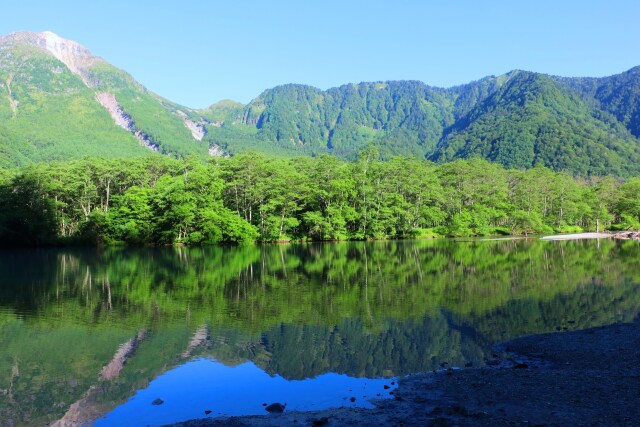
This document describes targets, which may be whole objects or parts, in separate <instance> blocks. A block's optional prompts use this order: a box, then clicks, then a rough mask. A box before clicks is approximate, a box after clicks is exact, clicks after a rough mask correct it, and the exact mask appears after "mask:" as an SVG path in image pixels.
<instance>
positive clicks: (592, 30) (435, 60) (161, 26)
mask: <svg viewBox="0 0 640 427" xmlns="http://www.w3.org/2000/svg"><path fill="white" fill-rule="evenodd" d="M6 3H9V4H4V5H3V7H2V12H1V13H0V34H8V33H11V32H14V31H18V30H31V31H45V30H50V31H53V32H55V33H57V34H59V35H60V36H62V37H65V38H69V39H72V40H76V41H78V42H80V43H82V44H83V45H85V46H86V47H88V48H89V49H90V50H91V51H92V52H93V53H94V54H96V55H99V56H102V57H103V58H105V59H106V60H107V61H109V62H111V63H112V64H114V65H116V66H118V67H120V68H123V69H125V70H126V71H128V72H130V73H131V74H132V75H133V76H134V77H135V78H136V79H137V80H139V81H140V82H141V83H143V84H144V85H145V86H147V87H148V88H149V89H151V90H153V91H154V92H156V93H158V94H160V95H162V96H164V97H166V98H169V99H171V100H173V101H175V102H178V103H181V104H184V105H186V106H189V107H194V108H199V107H205V106H207V105H210V104H212V103H214V102H216V101H219V100H221V99H235V100H238V101H241V102H245V103H246V102H248V101H250V100H251V99H252V98H254V97H256V96H258V95H259V94H260V92H262V91H263V90H264V89H267V88H270V87H273V86H276V85H279V84H284V83H304V84H309V85H313V86H316V87H319V88H321V89H327V88H329V87H333V86H339V85H341V84H344V83H351V82H355V83H357V82H362V81H379V80H403V79H412V80H421V81H423V82H425V83H427V84H430V85H433V86H441V87H449V86H453V85H457V84H462V83H467V82H469V81H472V80H477V79H479V78H482V77H484V76H487V75H498V74H502V73H505V72H507V71H510V70H512V69H524V70H529V71H538V72H544V73H548V74H555V75H562V76H594V77H597V76H605V75H611V74H616V73H619V72H622V71H625V70H627V69H629V68H631V67H634V66H636V65H640V49H638V44H639V43H640V24H639V23H640V18H639V17H640V1H639V0H609V1H606V2H605V1H600V0H599V1H593V0H582V1H578V0H575V1H574V0H554V1H549V0H536V1H517V0H516V1H514V0H510V1H506V0H505V1H497V0H496V1H472V0H447V1H445V0H442V1H438V2H436V1H429V0H367V1H364V0H322V1H319V0H318V1H316V0H261V1H254V0H242V1H233V0H226V1H217V0H209V1H207V0H181V1H164V0H156V1H144V0H137V1H134V0H91V1H81V0H55V1H51V0H48V1H44V0H20V1H17V0H12V1H11V2H6Z"/></svg>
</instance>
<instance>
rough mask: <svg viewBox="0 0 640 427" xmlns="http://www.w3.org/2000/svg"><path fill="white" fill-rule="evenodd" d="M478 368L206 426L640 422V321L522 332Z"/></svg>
mask: <svg viewBox="0 0 640 427" xmlns="http://www.w3.org/2000/svg"><path fill="white" fill-rule="evenodd" d="M494 349H495V353H496V354H495V355H494V356H495V360H493V361H490V362H489V363H488V365H490V366H483V367H479V368H469V369H462V370H451V369H449V370H443V371H442V372H437V373H421V374H415V375H411V376H408V377H405V378H402V379H400V380H399V388H398V389H397V390H396V391H395V392H394V396H395V399H385V400H377V401H372V403H374V405H375V407H374V408H373V409H363V408H348V407H342V408H333V409H327V410H322V411H314V412H285V413H283V414H271V415H261V416H243V417H222V418H204V419H196V420H190V421H185V422H181V423H176V424H170V426H173V427H204V426H238V427H241V426H321V425H326V426H341V425H352V426H370V425H404V426H413V425H415V426H425V425H427V426H429V425H433V426H449V425H451V426H453V425H462V426H496V425H497V426H513V425H523V426H524V425H527V426H529V425H558V426H564V425H603V426H604V425H607V426H612V425H621V426H626V425H629V426H632V425H640V322H639V321H638V320H636V321H635V322H633V323H625V324H613V325H608V326H601V327H596V328H590V329H585V330H580V331H570V332H556V333H547V334H542V335H530V336H526V337H522V338H517V339H514V340H511V341H507V342H505V343H501V344H498V345H496V346H495V347H494Z"/></svg>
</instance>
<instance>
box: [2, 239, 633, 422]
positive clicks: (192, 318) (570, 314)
mask: <svg viewBox="0 0 640 427" xmlns="http://www.w3.org/2000/svg"><path fill="white" fill-rule="evenodd" d="M0 254H1V257H0V425H2V426H4V425H16V426H22V425H24V426H38V425H48V424H52V423H54V422H58V425H81V424H85V425H97V426H126V425H162V424H164V423H168V422H176V421H180V420H186V419H190V418H202V417H205V416H219V415H243V414H263V413H264V414H266V411H265V408H264V404H265V403H266V404H270V403H273V402H282V403H285V402H286V403H287V407H286V409H287V410H309V409H323V408H327V407H333V406H341V405H344V406H367V405H371V404H370V403H369V402H368V400H369V399H372V398H387V397H390V392H392V391H393V390H394V388H396V387H397V385H396V380H397V378H398V377H401V376H403V375H407V374H411V373H415V372H424V371H431V370H436V369H441V368H442V367H445V368H448V367H464V366H471V365H472V366H482V365H483V364H484V361H485V360H487V359H488V358H491V357H492V356H491V347H492V345H494V344H495V343H498V342H501V341H504V340H507V339H510V338H515V337H519V336H522V335H527V334H533V333H542V332H550V331H556V330H558V331H563V330H574V329H583V328H587V327H592V326H599V325H605V324H611V323H615V322H629V321H632V320H634V319H635V318H636V317H637V316H638V313H639V311H640V245H639V244H638V242H637V241H614V240H600V241H596V240H589V241H564V242H543V241H539V240H536V239H528V240H501V241H495V240H481V239H478V240H466V241H462V240H461V241H456V240H453V239H437V240H416V241H411V240H405V241H376V242H339V243H309V244H287V245H265V246H240V247H203V248H185V247H167V248H143V249H131V248H101V249H95V248H93V249H78V248H71V249H69V248H66V249H38V250H34V249H30V250H27V249H24V250H23V249H20V250H12V251H6V250H5V251H2V252H0ZM205 411H207V412H205Z"/></svg>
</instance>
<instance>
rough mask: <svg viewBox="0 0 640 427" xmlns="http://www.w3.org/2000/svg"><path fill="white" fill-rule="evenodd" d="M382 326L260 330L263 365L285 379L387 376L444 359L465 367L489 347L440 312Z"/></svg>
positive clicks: (290, 326) (356, 322) (352, 322)
mask: <svg viewBox="0 0 640 427" xmlns="http://www.w3.org/2000/svg"><path fill="white" fill-rule="evenodd" d="M383 325H384V326H383V328H382V329H381V330H379V331H370V332H367V331H366V329H365V328H364V327H363V324H362V322H361V321H360V320H357V319H350V320H346V321H344V322H343V323H341V324H340V325H337V326H335V327H333V328H327V327H324V326H317V325H315V326H314V325H295V324H283V325H281V326H280V327H277V328H273V329H271V330H270V331H267V332H265V333H264V334H263V337H262V344H263V345H264V349H265V350H266V352H267V354H268V355H269V358H268V360H267V361H266V362H263V364H261V366H262V367H263V368H264V370H265V371H266V372H268V373H271V374H278V375H282V376H284V377H285V378H288V379H303V378H309V377H315V376H317V375H320V374H323V373H325V372H337V373H344V374H347V375H351V376H359V377H370V378H372V377H385V376H386V377H389V376H397V375H405V374H409V373H415V372H422V371H430V370H433V369H437V368H439V367H440V364H441V363H442V362H448V363H449V364H451V366H454V365H458V366H464V363H465V362H466V361H475V362H478V361H481V360H482V359H483V358H484V356H485V351H486V349H487V348H486V347H487V346H486V343H485V342H482V340H480V342H478V338H479V337H478V336H476V335H475V334H472V335H464V334H463V333H461V331H460V329H459V328H458V327H457V326H456V325H450V324H449V323H448V320H447V319H446V317H445V316H443V315H441V314H439V315H437V316H435V317H432V318H428V317H425V318H423V319H417V320H409V321H402V322H395V321H385V322H383ZM258 363H259V362H258Z"/></svg>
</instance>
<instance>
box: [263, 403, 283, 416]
mask: <svg viewBox="0 0 640 427" xmlns="http://www.w3.org/2000/svg"><path fill="white" fill-rule="evenodd" d="M286 407H287V404H286V403H285V404H284V405H283V404H282V403H278V402H276V403H272V404H271V405H269V406H267V407H266V408H264V409H265V410H266V411H267V412H269V413H271V414H281V413H283V412H284V408H286Z"/></svg>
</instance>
